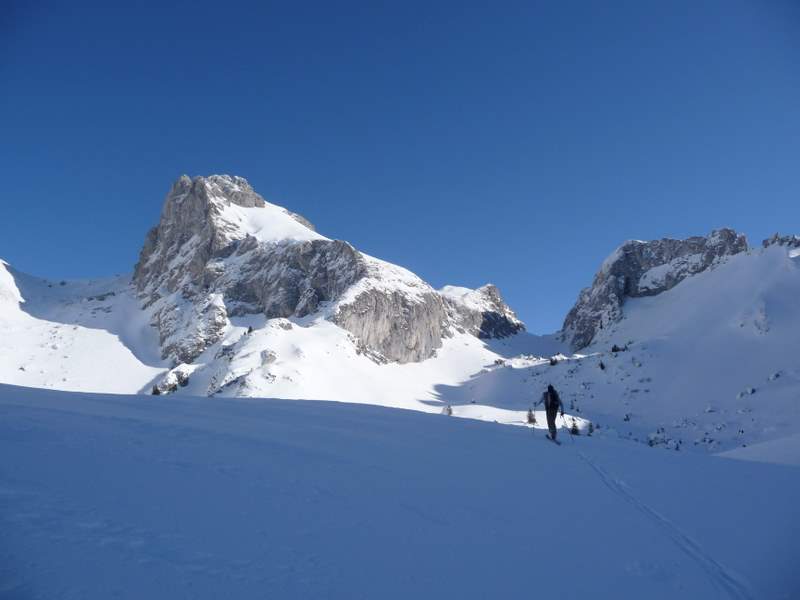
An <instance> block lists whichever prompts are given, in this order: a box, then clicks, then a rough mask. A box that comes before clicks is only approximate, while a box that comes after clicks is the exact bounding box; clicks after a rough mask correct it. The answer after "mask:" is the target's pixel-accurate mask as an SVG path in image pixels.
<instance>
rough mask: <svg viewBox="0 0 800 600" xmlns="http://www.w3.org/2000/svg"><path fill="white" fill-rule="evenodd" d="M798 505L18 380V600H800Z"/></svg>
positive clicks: (650, 471) (764, 468)
mask: <svg viewBox="0 0 800 600" xmlns="http://www.w3.org/2000/svg"><path fill="white" fill-rule="evenodd" d="M656 474H657V475H656ZM765 500H766V501H767V504H768V506H767V504H765ZM798 502H800V471H798V469H797V468H795V467H787V466H778V465H769V464H760V463H754V462H746V461H734V460H723V459H720V458H717V457H713V456H702V455H690V454H686V453H675V452H672V453H667V452H652V451H649V450H648V449H646V448H641V447H636V446H632V445H631V444H625V443H623V442H619V441H610V440H602V439H600V440H598V439H596V438H583V437H581V438H577V439H575V440H574V442H569V441H565V442H564V444H562V446H560V447H557V446H555V445H553V444H552V443H550V442H548V441H546V440H544V439H543V438H542V437H541V435H540V434H538V432H537V433H536V434H535V435H532V433H531V431H530V430H527V429H523V428H517V427H502V426H497V425H493V424H491V423H480V422H476V421H470V420H464V419H453V418H448V417H444V416H439V415H425V414H421V413H419V412H413V411H401V410H393V409H386V408H380V407H374V406H363V405H348V404H339V405H334V404H330V403H320V402H292V401H282V400H276V401H270V400H243V399H222V398H215V399H208V398H188V397H177V396H169V397H166V398H164V397H141V396H139V397H125V396H102V395H90V394H81V393H68V392H56V391H49V390H32V389H26V388H19V387H12V386H5V385H3V386H0V528H1V529H2V532H3V534H2V547H1V550H0V551H1V552H2V562H1V565H2V566H0V596H2V597H8V598H62V597H63V598H67V597H69V598H81V599H83V600H92V599H98V600H99V599H102V600H105V599H107V598H123V599H126V598H131V599H139V598H151V599H159V598H182V597H187V598H196V599H203V598H222V597H225V598H255V597H267V598H282V599H290V598H342V599H351V598H386V599H392V598H398V599H407V598H531V597H543V598H593V597H608V598H615V599H618V600H624V599H628V598H636V599H638V598H649V599H660V598H664V599H672V598H688V599H694V598H697V599H701V598H702V599H704V600H707V599H715V598H725V599H727V598H738V599H742V598H744V599H746V598H752V599H755V598H758V599H771V598H790V597H797V593H798V592H800V574H798V572H797V569H796V568H795V567H796V558H797V556H798V555H800V538H798V536H797V535H796V532H795V531H794V528H793V527H792V523H794V522H795V520H796V515H795V511H796V507H797V505H798Z"/></svg>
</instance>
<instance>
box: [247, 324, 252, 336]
mask: <svg viewBox="0 0 800 600" xmlns="http://www.w3.org/2000/svg"><path fill="white" fill-rule="evenodd" d="M251 333H253V326H252V325H250V327H248V328H247V335H250V334H251Z"/></svg>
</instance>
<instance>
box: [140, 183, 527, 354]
mask: <svg viewBox="0 0 800 600" xmlns="http://www.w3.org/2000/svg"><path fill="white" fill-rule="evenodd" d="M133 282H134V284H135V286H136V288H137V290H138V292H139V295H140V297H141V299H142V301H143V304H144V306H145V308H147V309H148V310H150V311H151V314H152V322H153V324H154V325H155V326H156V327H157V328H158V330H159V333H160V340H161V348H162V352H163V355H164V357H165V358H166V357H171V358H172V359H173V360H174V362H176V363H186V362H192V361H193V360H194V359H196V358H197V357H198V356H199V355H200V354H201V353H202V352H204V351H205V349H206V348H208V347H210V346H211V345H213V344H215V343H217V342H218V341H219V340H220V339H221V338H222V336H223V334H224V332H225V331H226V329H227V328H228V327H229V326H230V317H234V316H238V315H245V314H263V315H264V316H265V317H267V318H268V319H272V318H290V317H294V318H301V317H304V316H307V315H310V314H312V313H318V312H320V311H324V312H323V313H321V314H323V316H324V317H325V318H327V319H329V320H330V321H332V322H334V323H335V324H337V325H338V326H340V327H342V328H343V329H345V330H347V331H348V332H350V333H351V334H352V336H353V337H354V339H355V340H356V343H357V345H358V346H359V347H360V348H363V349H364V350H365V352H366V353H367V354H368V355H369V356H372V357H374V358H375V359H376V360H387V361H397V362H412V361H419V360H424V359H426V358H429V357H430V356H432V355H433V354H434V353H435V352H436V350H437V348H439V347H441V345H442V340H443V338H445V337H447V336H449V335H451V334H452V332H453V331H454V330H459V329H461V330H465V331H469V332H470V333H473V334H474V335H477V336H479V337H495V336H505V335H510V334H512V333H516V331H519V330H520V329H521V328H522V324H521V322H520V321H519V320H518V319H517V318H516V316H515V315H514V313H513V311H511V309H509V308H508V307H507V306H506V305H505V303H503V301H502V298H501V297H500V294H499V292H498V291H497V289H496V288H495V287H494V286H486V287H484V288H481V289H480V290H475V291H471V293H472V294H473V295H472V296H471V300H470V305H469V306H467V305H465V304H464V303H463V302H462V303H460V304H459V303H455V302H454V301H453V300H452V299H450V300H447V299H445V298H444V297H443V296H442V295H440V294H439V293H437V292H436V291H435V290H433V289H432V288H431V287H430V286H429V285H428V284H427V283H425V282H424V281H422V280H421V279H420V278H419V277H417V276H416V275H414V274H413V273H411V272H409V271H407V270H406V269H403V268H402V267H398V266H396V265H392V264H390V263H386V262H384V261H381V260H379V259H376V258H372V257H370V256H367V255H365V254H362V253H360V252H359V251H358V250H356V249H355V248H353V246H351V245H350V244H348V243H347V242H344V241H340V240H331V239H328V238H325V237H323V236H321V235H320V234H318V233H317V232H316V231H315V230H314V228H313V226H311V224H310V223H309V222H308V221H307V220H306V219H304V218H303V217H300V216H299V215H296V214H294V213H291V212H289V211H288V210H286V209H285V208H282V207H280V206H276V205H274V204H270V203H269V202H266V201H265V200H264V199H263V198H262V197H261V196H259V195H258V194H257V193H256V192H255V191H254V190H253V188H252V187H251V186H250V184H249V183H247V181H246V180H245V179H243V178H241V177H232V176H229V175H212V176H210V177H195V178H192V179H190V178H189V177H187V176H182V177H181V178H179V179H178V181H176V182H175V184H174V185H173V186H172V189H171V190H170V192H169V194H168V195H167V198H166V200H165V202H164V207H163V209H162V212H161V219H160V221H159V224H158V225H157V226H156V227H155V228H153V229H152V230H151V231H150V232H149V233H148V235H147V238H146V239H145V243H144V246H143V248H142V251H141V254H140V257H139V262H138V263H137V265H136V268H135V271H134V277H133Z"/></svg>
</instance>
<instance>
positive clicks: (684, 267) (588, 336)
mask: <svg viewBox="0 0 800 600" xmlns="http://www.w3.org/2000/svg"><path fill="white" fill-rule="evenodd" d="M747 248H748V246H747V239H746V238H745V236H744V235H741V234H738V233H736V232H735V231H733V230H732V229H719V230H715V231H713V232H712V233H711V234H710V235H709V236H708V237H701V236H697V237H690V238H688V239H685V240H673V239H661V240H655V241H650V242H641V241H636V240H633V241H628V242H625V243H624V244H623V245H622V246H620V247H619V248H617V249H616V250H615V251H614V252H613V253H612V254H611V256H609V257H608V258H607V259H606V260H605V261H604V262H603V265H602V266H601V268H600V271H599V272H598V273H597V275H595V278H594V281H593V282H592V286H591V287H589V288H586V289H584V290H582V291H581V293H580V295H579V296H578V300H577V302H576V303H575V306H573V307H572V309H571V310H570V311H569V314H567V317H566V319H565V320H564V327H563V329H562V335H563V337H564V340H565V341H567V342H569V343H570V345H571V346H572V348H573V349H574V350H579V349H581V348H583V347H585V346H587V345H589V344H590V343H591V342H592V340H593V339H594V337H595V335H596V334H597V332H598V330H599V329H600V328H601V327H603V326H605V325H608V324H611V323H613V322H615V321H618V320H619V319H620V318H621V317H622V306H623V304H624V303H625V300H626V298H636V297H641V296H654V295H656V294H660V293H662V292H664V291H666V290H669V289H670V288H672V287H674V286H676V285H677V284H678V283H680V282H681V281H683V280H684V279H685V278H686V277H689V276H691V275H694V274H696V273H700V272H701V271H704V270H706V269H708V268H710V267H712V266H714V265H715V264H716V263H717V262H718V261H720V260H721V259H723V258H724V257H726V256H730V255H733V254H737V253H739V252H744V251H746V250H747Z"/></svg>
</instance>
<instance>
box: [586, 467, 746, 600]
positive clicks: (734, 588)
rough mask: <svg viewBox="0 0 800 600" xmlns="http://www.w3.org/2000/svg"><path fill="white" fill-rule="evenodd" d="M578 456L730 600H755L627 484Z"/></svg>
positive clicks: (740, 584)
mask: <svg viewBox="0 0 800 600" xmlns="http://www.w3.org/2000/svg"><path fill="white" fill-rule="evenodd" d="M578 456H579V457H580V458H581V460H583V461H584V462H585V463H586V464H587V465H589V466H590V467H591V468H592V470H593V471H594V472H595V473H597V475H598V476H599V477H600V479H601V480H602V482H603V483H604V484H605V486H606V487H608V489H610V490H611V491H612V492H614V493H615V494H617V495H618V496H620V497H621V498H622V499H623V500H626V501H627V502H628V503H629V504H631V505H632V506H633V507H634V508H636V509H637V510H638V511H639V512H641V513H642V514H643V515H644V516H645V517H647V518H648V519H649V520H650V521H651V522H652V523H653V524H655V525H656V526H658V527H659V528H660V529H661V530H662V531H664V532H665V533H666V534H667V536H668V537H669V538H670V539H672V541H673V542H675V544H676V545H677V546H678V547H679V548H680V549H681V550H682V551H683V552H685V553H686V554H687V555H688V556H689V557H690V558H691V559H692V560H694V561H695V562H696V563H697V564H698V565H699V566H700V567H701V568H702V569H703V570H704V571H705V572H706V573H708V575H709V577H710V578H711V580H712V581H713V582H714V583H715V584H716V585H717V586H718V587H719V588H721V589H722V590H723V591H724V592H725V593H727V595H728V596H729V597H730V598H734V599H735V600H753V596H752V595H751V594H750V592H749V591H748V589H747V587H746V586H745V584H744V583H742V582H741V581H739V579H738V577H736V576H735V575H734V574H733V573H731V572H730V571H729V570H728V569H727V568H726V567H725V566H724V565H722V564H720V563H719V562H718V561H717V560H715V559H714V558H713V557H712V556H710V555H709V554H708V553H706V551H705V550H703V548H702V547H701V546H700V545H699V544H698V543H697V542H695V541H694V540H693V539H692V538H690V537H689V536H688V535H686V534H685V533H683V532H682V531H681V530H680V529H679V528H678V527H677V526H676V525H675V524H674V523H673V522H672V521H670V520H669V519H667V518H666V517H664V516H663V515H662V514H661V513H659V512H658V511H656V510H654V509H653V508H651V507H650V506H648V505H647V504H646V503H644V502H642V501H641V500H639V499H638V498H637V497H636V496H635V495H634V494H633V493H632V491H631V489H630V488H629V487H628V485H627V484H626V483H625V482H623V481H621V480H619V479H617V478H616V477H614V476H612V475H611V474H610V473H608V472H607V471H606V470H605V469H603V468H602V467H600V465H598V464H597V463H595V462H594V461H593V460H592V459H590V458H589V457H588V456H586V455H585V454H584V453H583V452H578Z"/></svg>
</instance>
